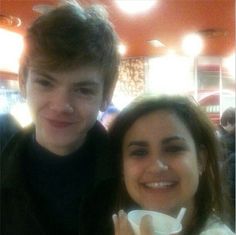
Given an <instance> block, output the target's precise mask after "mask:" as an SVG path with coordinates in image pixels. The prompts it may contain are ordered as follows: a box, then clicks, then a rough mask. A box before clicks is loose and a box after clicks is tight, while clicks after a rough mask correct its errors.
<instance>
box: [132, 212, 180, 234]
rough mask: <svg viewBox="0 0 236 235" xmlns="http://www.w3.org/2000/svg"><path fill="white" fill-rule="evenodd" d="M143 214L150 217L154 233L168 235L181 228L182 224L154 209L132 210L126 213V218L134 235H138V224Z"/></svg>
mask: <svg viewBox="0 0 236 235" xmlns="http://www.w3.org/2000/svg"><path fill="white" fill-rule="evenodd" d="M145 215H150V216H151V217H152V221H153V227H154V233H155V235H170V234H175V233H178V232H180V231H181V230H182V224H181V223H180V222H179V220H177V219H176V218H174V217H171V216H169V215H166V214H163V213H159V212H155V211H147V210H133V211H130V212H129V213H128V220H129V222H130V224H131V226H132V228H133V230H134V233H135V235H140V227H139V225H140V222H141V219H142V217H143V216H145Z"/></svg>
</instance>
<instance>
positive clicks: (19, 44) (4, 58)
mask: <svg viewBox="0 0 236 235" xmlns="http://www.w3.org/2000/svg"><path fill="white" fill-rule="evenodd" d="M22 49H23V37H22V36H21V35H20V34H18V33H15V32H11V31H9V30H5V29H1V28H0V51H1V53H0V71H5V72H12V73H17V72H18V67H19V58H20V55H21V52H22Z"/></svg>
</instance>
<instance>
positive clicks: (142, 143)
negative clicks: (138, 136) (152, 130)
mask: <svg viewBox="0 0 236 235" xmlns="http://www.w3.org/2000/svg"><path fill="white" fill-rule="evenodd" d="M147 145H148V144H147V142H146V141H142V140H133V141H130V142H129V144H128V146H127V147H131V146H141V147H146V146H147Z"/></svg>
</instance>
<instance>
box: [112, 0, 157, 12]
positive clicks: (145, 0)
mask: <svg viewBox="0 0 236 235" xmlns="http://www.w3.org/2000/svg"><path fill="white" fill-rule="evenodd" d="M115 2H116V4H117V6H118V7H119V8H120V9H121V10H122V11H124V12H126V13H128V14H138V13H143V12H146V11H148V10H150V9H151V8H152V7H153V6H154V5H155V4H156V2H157V0H116V1H115Z"/></svg>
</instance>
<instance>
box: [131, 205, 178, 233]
mask: <svg viewBox="0 0 236 235" xmlns="http://www.w3.org/2000/svg"><path fill="white" fill-rule="evenodd" d="M137 212H138V213H140V215H141V216H140V217H141V218H142V217H143V216H145V215H153V216H154V215H161V216H164V217H166V218H168V219H169V220H171V221H175V223H176V227H175V228H174V229H173V231H171V233H178V232H180V231H181V230H182V224H181V223H180V222H179V221H178V220H177V219H176V218H175V217H172V216H170V215H167V214H164V213H161V212H158V211H151V210H141V209H140V210H132V211H130V212H128V220H130V221H131V222H132V223H134V224H135V225H136V226H139V224H138V223H137V221H134V218H133V216H134V214H136V213H137ZM155 232H156V231H155ZM158 234H166V233H165V232H164V231H158Z"/></svg>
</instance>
